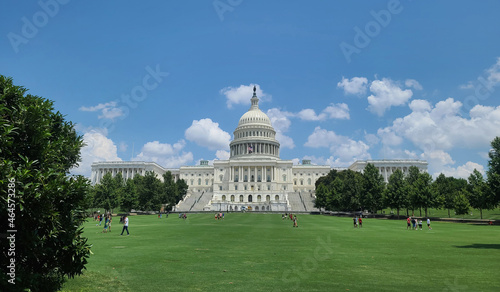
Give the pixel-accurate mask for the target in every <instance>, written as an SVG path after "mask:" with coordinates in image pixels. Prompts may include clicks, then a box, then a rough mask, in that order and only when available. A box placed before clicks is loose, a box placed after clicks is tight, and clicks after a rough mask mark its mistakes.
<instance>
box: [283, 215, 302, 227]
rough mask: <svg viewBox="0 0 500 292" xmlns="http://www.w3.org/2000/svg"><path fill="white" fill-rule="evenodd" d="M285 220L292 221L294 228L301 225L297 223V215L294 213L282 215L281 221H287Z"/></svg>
mask: <svg viewBox="0 0 500 292" xmlns="http://www.w3.org/2000/svg"><path fill="white" fill-rule="evenodd" d="M285 219H290V220H292V222H293V227H299V224H298V222H297V215H293V214H292V213H290V214H288V213H285V214H281V220H285Z"/></svg>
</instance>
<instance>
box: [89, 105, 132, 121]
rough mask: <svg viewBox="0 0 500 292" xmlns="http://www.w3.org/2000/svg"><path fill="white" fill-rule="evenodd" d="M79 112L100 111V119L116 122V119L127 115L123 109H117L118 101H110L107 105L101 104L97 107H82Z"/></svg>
mask: <svg viewBox="0 0 500 292" xmlns="http://www.w3.org/2000/svg"><path fill="white" fill-rule="evenodd" d="M79 110H81V111H84V112H97V111H100V112H101V115H99V116H98V118H99V119H103V118H105V119H111V120H114V119H116V118H119V117H121V116H123V115H124V114H125V113H124V112H123V110H122V109H120V108H118V107H117V102H116V101H110V102H107V103H100V104H98V105H96V106H90V107H85V106H82V107H80V109H79Z"/></svg>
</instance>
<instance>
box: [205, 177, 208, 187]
mask: <svg viewBox="0 0 500 292" xmlns="http://www.w3.org/2000/svg"><path fill="white" fill-rule="evenodd" d="M205 185H206V186H208V178H207V179H206V180H205Z"/></svg>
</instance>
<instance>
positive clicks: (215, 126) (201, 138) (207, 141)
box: [184, 119, 231, 150]
mask: <svg viewBox="0 0 500 292" xmlns="http://www.w3.org/2000/svg"><path fill="white" fill-rule="evenodd" d="M184 136H185V137H186V139H187V140H189V141H191V142H195V143H196V144H198V145H199V146H202V147H207V148H208V149H210V150H220V149H229V143H230V141H231V135H230V134H229V133H227V132H225V131H223V130H222V129H221V128H219V123H215V122H213V121H212V120H211V119H201V120H199V121H197V120H194V121H193V123H192V124H191V126H190V127H189V128H187V129H186V131H185V133H184Z"/></svg>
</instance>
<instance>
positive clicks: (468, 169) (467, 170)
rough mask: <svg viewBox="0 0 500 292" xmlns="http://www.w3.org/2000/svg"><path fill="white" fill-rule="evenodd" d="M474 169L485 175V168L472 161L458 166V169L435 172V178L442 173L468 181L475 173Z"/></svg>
mask: <svg viewBox="0 0 500 292" xmlns="http://www.w3.org/2000/svg"><path fill="white" fill-rule="evenodd" d="M474 169H477V170H478V171H479V172H480V173H481V174H483V175H484V167H483V166H482V165H480V164H477V163H475V162H472V161H468V162H467V163H465V164H464V165H461V166H458V167H457V168H452V167H449V168H445V169H442V170H441V171H438V172H435V173H434V177H437V176H438V175H439V174H440V173H443V174H444V175H446V176H453V177H459V178H464V179H467V178H469V176H470V175H471V174H472V172H474Z"/></svg>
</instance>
